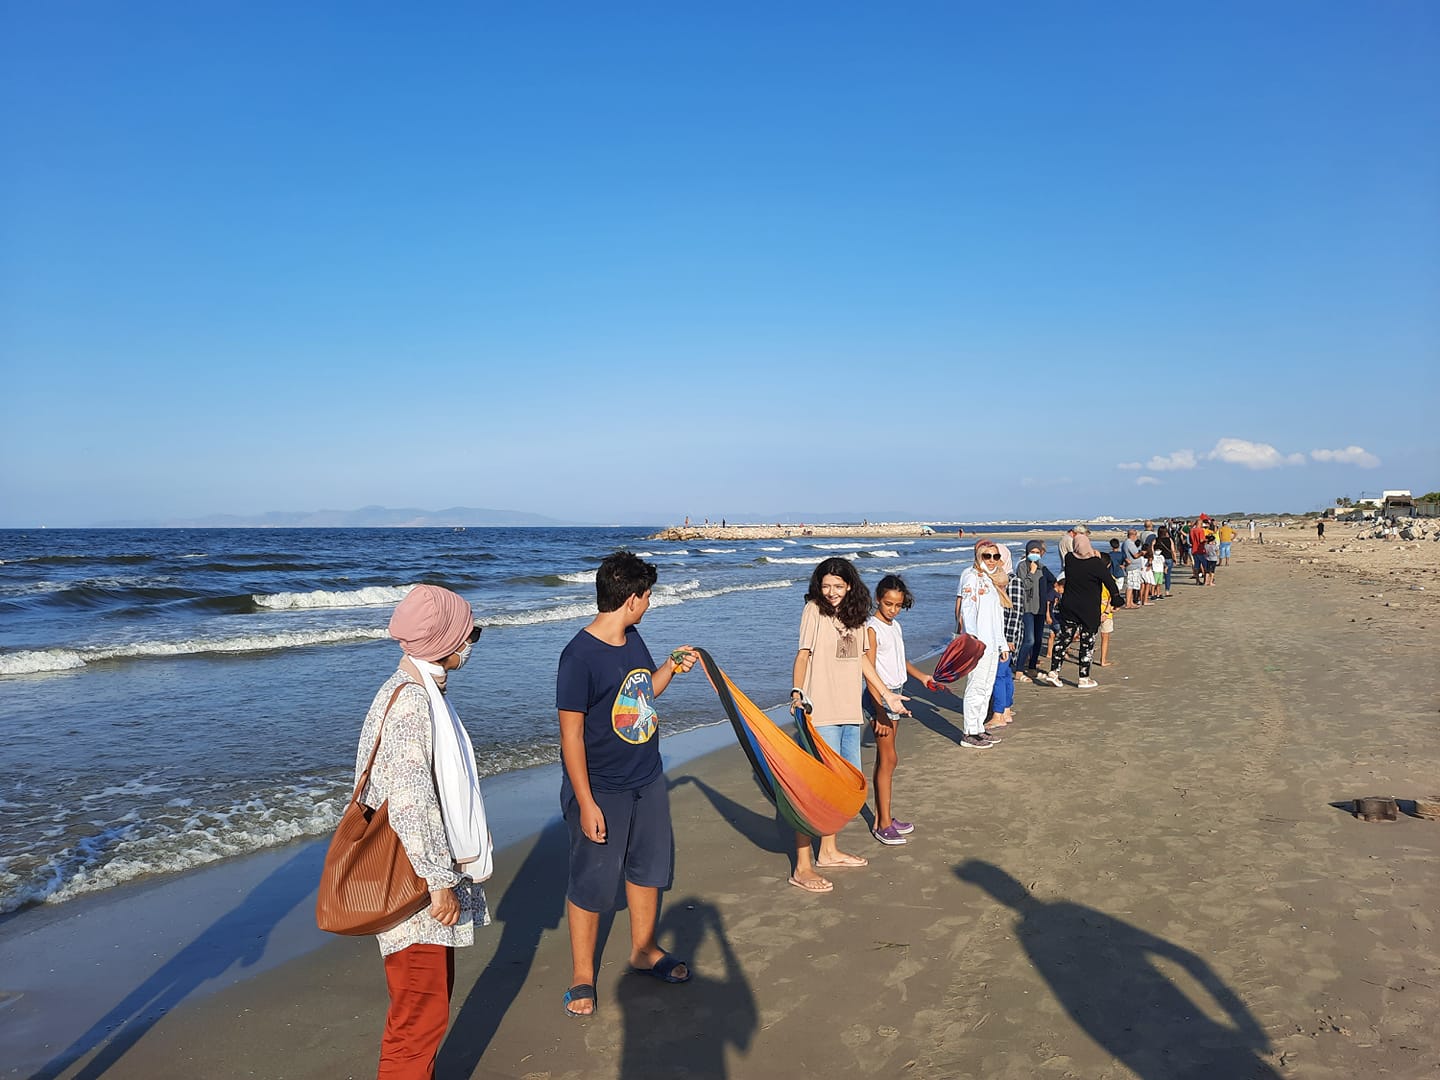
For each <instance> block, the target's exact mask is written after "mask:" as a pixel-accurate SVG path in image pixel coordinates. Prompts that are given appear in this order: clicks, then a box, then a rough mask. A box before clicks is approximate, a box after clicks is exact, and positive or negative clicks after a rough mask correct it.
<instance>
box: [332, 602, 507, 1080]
mask: <svg viewBox="0 0 1440 1080" xmlns="http://www.w3.org/2000/svg"><path fill="white" fill-rule="evenodd" d="M389 632H390V636H391V637H392V638H394V639H395V640H396V641H397V642H398V643H399V645H400V648H401V650H402V652H403V654H404V655H403V656H402V657H401V659H400V665H399V668H398V669H397V670H396V671H395V673H394V674H393V675H391V676H390V678H389V679H387V680H386V681H385V683H384V685H382V686H381V687H380V689H379V691H378V692H377V693H376V694H375V700H374V701H373V702H372V703H371V705H370V711H369V712H368V713H367V714H366V716H365V725H364V727H363V728H362V729H361V732H360V746H359V749H358V750H357V751H356V758H355V780H356V783H359V780H360V776H361V774H362V773H363V772H364V770H365V765H366V763H367V762H368V761H369V760H370V755H371V752H372V751H374V753H375V763H374V765H373V766H372V767H371V770H370V782H369V783H368V784H366V785H365V790H364V791H362V792H361V793H360V801H361V802H362V803H364V804H365V805H366V806H369V807H373V808H376V809H378V808H379V807H380V806H381V805H382V804H385V803H388V804H389V813H390V825H391V827H392V828H393V829H394V830H395V835H396V836H398V837H399V838H400V844H401V846H402V847H403V848H404V849H405V854H406V855H407V856H408V857H409V859H410V865H411V866H413V867H414V869H415V873H416V874H418V875H419V876H420V877H422V878H424V879H425V883H426V885H428V886H429V889H430V903H429V905H428V906H427V907H424V908H421V909H420V910H419V911H418V912H416V913H415V914H414V915H412V916H410V918H408V919H406V920H404V921H403V922H401V923H399V924H398V925H396V926H393V927H391V928H390V929H389V930H384V931H382V932H381V933H379V934H377V935H376V937H377V938H378V939H379V942H380V955H381V956H382V957H384V960H385V982H386V984H387V985H388V987H389V990H390V1010H389V1012H388V1013H387V1014H386V1017H385V1034H384V1036H383V1037H382V1038H381V1042H380V1070H379V1073H378V1080H430V1078H431V1077H433V1076H434V1074H435V1055H436V1054H437V1053H438V1052H439V1050H440V1041H441V1040H442V1039H443V1038H444V1037H445V1029H446V1027H447V1026H448V1025H449V1023H450V991H451V989H452V988H453V986H454V983H455V950H456V948H460V947H463V946H466V945H470V944H472V943H473V941H474V928H475V924H476V923H479V924H480V925H481V926H484V925H486V924H488V923H489V922H490V916H489V912H488V911H487V909H486V906H485V891H484V890H483V889H482V888H480V885H479V883H480V882H482V881H484V880H485V879H486V878H487V877H489V876H490V865H491V845H490V831H489V829H488V827H487V826H486V822H485V802H484V800H483V799H482V798H481V796H480V783H479V779H478V778H477V775H476V771H475V751H474V748H473V747H472V746H471V744H470V736H469V735H468V734H467V733H466V731H465V728H464V726H463V725H462V724H461V723H460V718H459V717H458V716H457V715H456V713H455V706H454V705H452V704H451V703H450V701H449V699H448V698H447V697H446V693H445V691H446V684H447V682H448V680H449V677H450V675H451V673H453V672H455V671H458V670H460V669H461V668H462V667H464V666H465V661H467V660H468V659H470V650H471V649H472V648H473V647H474V645H475V642H476V641H478V640H479V638H480V628H479V627H478V626H476V625H475V617H474V614H473V612H472V611H471V609H470V605H469V603H467V602H466V601H465V600H464V598H462V597H461V596H459V595H457V594H456V593H453V592H451V591H450V590H449V589H442V588H440V587H439V586H438V585H417V586H415V588H413V589H412V590H410V592H409V594H408V595H406V597H405V599H404V600H402V601H400V603H399V604H398V605H397V606H396V608H395V613H394V614H393V615H392V616H391V619H390V630H389ZM377 740H378V742H379V747H378V749H377V748H376V742H377Z"/></svg>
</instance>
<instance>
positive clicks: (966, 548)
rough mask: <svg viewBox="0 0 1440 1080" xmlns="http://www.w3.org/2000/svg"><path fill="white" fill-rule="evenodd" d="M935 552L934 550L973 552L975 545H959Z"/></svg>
mask: <svg viewBox="0 0 1440 1080" xmlns="http://www.w3.org/2000/svg"><path fill="white" fill-rule="evenodd" d="M935 550H936V551H974V550H975V545H974V544H961V545H960V546H959V547H953V548H936V549H935Z"/></svg>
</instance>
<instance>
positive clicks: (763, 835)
mask: <svg viewBox="0 0 1440 1080" xmlns="http://www.w3.org/2000/svg"><path fill="white" fill-rule="evenodd" d="M1281 539H1286V540H1287V541H1288V540H1293V541H1294V542H1295V543H1303V538H1302V537H1301V536H1300V534H1299V533H1298V531H1297V532H1296V534H1295V536H1294V537H1281V536H1279V535H1276V534H1274V533H1272V532H1268V531H1267V540H1270V541H1272V542H1270V543H1267V544H1265V545H1264V546H1263V547H1261V546H1258V545H1253V544H1248V543H1241V544H1237V545H1236V557H1235V562H1234V564H1233V565H1232V566H1231V567H1229V568H1227V569H1222V571H1221V575H1220V584H1219V586H1218V587H1216V588H1211V589H1199V588H1194V587H1192V586H1190V585H1188V584H1185V583H1181V584H1177V587H1176V590H1175V591H1176V596H1175V598H1173V599H1171V600H1168V601H1165V602H1163V603H1160V604H1157V605H1156V606H1154V607H1152V608H1151V610H1150V611H1144V610H1143V609H1142V610H1140V611H1134V612H1121V613H1120V615H1119V618H1118V626H1117V632H1116V635H1115V637H1114V642H1113V659H1114V660H1115V661H1116V666H1114V667H1111V668H1107V669H1104V670H1099V669H1097V671H1096V677H1097V678H1098V679H1099V681H1100V683H1101V685H1100V688H1099V689H1097V690H1094V691H1090V692H1084V691H1080V690H1078V689H1075V688H1074V687H1073V686H1071V685H1067V686H1066V687H1065V688H1064V689H1058V690H1057V689H1050V688H1046V687H1038V686H1030V685H1022V686H1020V687H1019V688H1018V691H1019V694H1018V701H1017V706H1016V708H1017V714H1018V716H1019V722H1018V723H1016V724H1015V725H1014V726H1012V727H1010V728H1009V729H1007V730H1006V731H1005V732H1004V743H1003V745H1002V746H1000V747H998V748H997V749H994V750H991V751H987V752H976V751H967V750H962V749H959V748H958V747H957V746H956V745H955V738H956V736H957V734H958V732H957V729H956V726H955V725H956V724H957V723H958V718H957V716H956V713H955V711H954V708H953V706H954V705H955V704H957V703H956V702H954V700H953V699H950V698H945V697H943V696H937V695H931V694H927V693H923V692H922V693H921V694H918V695H917V696H916V698H915V700H914V702H913V705H914V707H915V709H916V713H917V719H916V720H915V721H914V722H912V723H906V724H905V727H904V729H903V731H902V735H901V744H900V751H901V755H902V757H901V764H900V770H899V772H898V773H897V776H896V810H897V811H898V812H899V813H900V815H901V816H902V817H906V818H910V819H913V820H914V821H916V822H917V829H916V832H915V834H914V836H913V837H912V842H911V843H909V844H908V845H906V846H904V847H894V848H886V847H881V846H880V845H879V844H877V843H875V842H874V841H873V840H872V839H871V838H870V837H869V835H868V833H867V832H866V831H865V829H864V828H863V827H862V826H861V825H860V824H858V823H857V824H855V825H852V826H851V827H850V828H848V829H847V830H846V832H845V833H844V834H842V844H844V845H845V846H847V847H848V848H849V849H850V850H854V851H859V852H862V853H864V854H866V855H868V856H869V857H870V859H871V865H870V867H869V868H867V869H864V870H857V871H850V872H844V873H836V874H835V875H834V876H835V880H836V888H835V891H834V892H833V893H832V894H830V895H827V896H809V895H806V894H804V893H802V892H801V891H800V890H798V889H795V888H791V887H789V886H787V885H786V884H785V878H786V874H787V858H786V856H785V854H784V851H785V849H786V847H787V841H786V838H785V836H784V835H783V833H782V831H781V830H779V829H778V828H777V826H776V823H775V820H774V814H773V811H772V810H771V808H770V807H769V805H768V804H767V803H766V802H765V800H764V799H763V797H762V796H761V795H760V794H759V793H758V791H757V789H756V787H755V785H754V783H753V782H752V781H751V780H750V779H749V777H748V770H747V768H746V766H745V764H744V761H743V759H742V757H741V755H740V753H739V752H738V750H727V751H722V752H720V753H717V754H714V755H711V756H710V757H707V758H702V759H700V760H699V761H696V762H692V763H691V764H690V765H688V766H684V767H681V768H679V769H676V770H674V771H673V772H672V774H671V777H670V778H671V782H672V785H673V797H674V814H675V823H676V832H677V844H678V868H677V875H676V883H675V887H674V889H673V890H672V891H671V892H670V893H669V894H668V896H667V898H666V904H665V911H664V915H663V920H662V943H663V944H665V945H667V946H668V947H670V948H672V949H674V950H675V951H676V952H678V953H680V954H681V955H682V956H685V957H688V958H689V959H691V960H692V962H693V965H694V969H695V972H696V977H695V979H694V981H693V982H692V983H690V984H688V985H684V986H667V985H663V984H661V983H659V982H656V981H654V980H650V979H647V978H643V977H641V976H637V975H627V974H625V972H624V960H625V956H626V947H625V943H626V937H627V928H626V926H627V924H626V921H625V916H624V915H623V914H621V915H620V916H618V917H617V919H616V921H615V925H614V929H613V931H611V933H610V937H609V941H608V946H607V948H606V950H605V963H604V967H603V969H602V971H601V973H600V977H599V979H598V990H599V1014H598V1015H597V1016H596V1017H595V1018H594V1019H592V1020H587V1021H579V1020H569V1019H566V1018H565V1017H564V1016H562V1015H561V1006H560V995H561V993H562V992H563V991H564V989H565V986H566V984H567V983H568V981H569V979H568V976H569V960H568V953H567V948H568V947H567V941H566V936H565V930H564V926H563V922H562V920H561V906H562V896H563V889H564V881H565V867H564V854H565V848H564V842H563V837H562V836H561V835H560V834H559V832H558V830H556V829H553V828H552V829H550V830H548V831H547V832H545V833H542V834H541V835H540V836H539V837H537V838H536V839H534V840H533V841H530V842H527V843H525V844H523V845H521V846H519V847H517V848H512V849H509V852H508V854H507V857H506V858H505V859H504V860H502V861H501V865H500V866H499V869H498V871H497V874H496V877H495V878H494V879H493V880H492V882H491V883H490V885H489V887H488V891H489V894H490V897H491V902H492V904H493V905H494V906H495V908H496V916H497V918H496V923H495V925H494V926H492V927H491V928H489V929H488V930H485V931H481V932H480V933H478V934H477V945H476V947H475V948H473V949H468V950H462V952H461V954H460V960H459V964H458V969H459V978H458V983H457V986H456V993H455V1013H456V1017H455V1022H454V1025H453V1029H452V1033H451V1035H450V1037H449V1040H448V1041H447V1043H446V1046H445V1048H444V1050H443V1051H442V1055H441V1066H440V1071H439V1075H440V1076H441V1077H444V1078H452V1077H463V1076H474V1077H487V1078H498V1077H515V1078H522V1077H523V1078H527V1080H560V1078H566V1080H571V1078H573V1080H579V1078H582V1077H585V1078H590V1077H598V1078H610V1077H623V1078H625V1080H639V1078H649V1077H656V1078H670V1077H710V1078H720V1077H731V1078H737V1080H741V1078H768V1077H787V1078H788V1077H796V1078H817V1080H818V1078H826V1080H830V1078H834V1077H842V1076H843V1077H851V1076H878V1077H906V1078H908V1077H914V1078H941V1077H982V1076H983V1077H987V1078H1014V1080H1031V1078H1050V1077H1056V1078H1060V1077H1076V1078H1085V1080H1112V1078H1116V1080H1118V1078H1121V1077H1141V1078H1144V1080H1173V1078H1180V1077H1185V1078H1197V1080H1198V1078H1202V1077H1203V1078H1209V1080H1231V1078H1235V1080H1240V1078H1245V1077H1271V1076H1282V1077H1303V1078H1312V1080H1353V1078H1355V1077H1382V1076H1383V1077H1401V1078H1420V1077H1435V1076H1440V940H1437V937H1436V933H1435V923H1436V919H1437V904H1436V896H1437V887H1440V822H1437V821H1426V820H1419V819H1416V818H1412V817H1408V816H1402V818H1401V820H1399V821H1398V822H1394V823H1387V824H1364V823H1361V822H1359V821H1356V820H1355V819H1354V818H1353V817H1352V816H1351V815H1350V814H1348V813H1346V812H1344V811H1343V810H1342V809H1338V808H1336V807H1335V806H1334V805H1332V804H1333V803H1336V802H1339V801H1341V800H1345V799H1351V798H1354V797H1356V796H1362V795H1376V794H1388V795H1395V796H1399V797H1402V798H1406V797H1409V798H1413V797H1414V796H1416V795H1426V794H1432V793H1440V740H1437V739H1436V729H1437V723H1436V721H1437V689H1440V678H1437V665H1436V664H1435V657H1436V644H1437V623H1436V619H1435V617H1436V615H1440V612H1436V611H1435V610H1434V609H1433V608H1432V607H1430V606H1429V605H1430V604H1431V603H1433V597H1434V591H1433V590H1431V589H1430V588H1429V582H1430V581H1432V580H1433V577H1432V576H1431V575H1433V574H1434V573H1435V571H1436V568H1435V565H1434V562H1433V560H1432V561H1430V562H1429V563H1427V568H1426V569H1425V571H1424V572H1423V573H1421V572H1420V571H1415V570H1413V568H1409V561H1408V560H1411V559H1414V560H1416V561H1418V560H1419V559H1420V558H1422V557H1423V556H1420V555H1413V556H1411V555H1405V554H1403V553H1399V552H1395V553H1393V554H1392V553H1386V554H1385V555H1383V556H1381V555H1371V556H1367V557H1366V558H1365V559H1364V560H1363V562H1364V565H1363V568H1362V569H1361V571H1360V572H1358V573H1357V572H1353V571H1352V570H1348V569H1345V568H1344V567H1345V562H1344V560H1345V559H1346V558H1347V557H1348V556H1340V555H1338V554H1337V555H1336V556H1334V557H1333V558H1332V557H1331V556H1330V553H1329V552H1328V551H1323V550H1320V549H1321V547H1322V545H1312V548H1313V549H1314V550H1305V549H1301V548H1291V547H1286V546H1283V545H1282V544H1280V543H1276V542H1273V541H1278V540H1281ZM1329 539H1330V540H1331V543H1328V544H1326V545H1323V546H1324V547H1329V546H1338V545H1337V544H1335V543H1333V540H1334V538H1333V537H1332V538H1329ZM1383 546H1391V547H1393V546H1394V545H1383ZM1412 546H1413V545H1412ZM1433 548H1434V549H1440V545H1433ZM1302 551H1304V553H1303V554H1302ZM1312 558H1319V559H1320V560H1321V561H1320V562H1319V563H1318V564H1312V563H1311V562H1310V561H1309V560H1310V559H1312ZM1301 559H1304V560H1305V561H1304V562H1301V561H1300V560H1301ZM1382 559H1383V560H1390V559H1396V560H1401V562H1400V563H1399V564H1398V565H1397V566H1396V567H1394V568H1395V569H1397V571H1399V570H1400V567H1401V566H1405V567H1407V569H1406V570H1405V571H1403V572H1402V573H1397V575H1396V576H1394V577H1392V576H1391V575H1390V574H1389V569H1390V567H1389V566H1388V563H1387V564H1386V565H1381V560H1382ZM1419 577H1424V579H1425V580H1424V581H1420V580H1418V578H1419ZM1376 582H1379V583H1380V584H1378V585H1377V584H1376ZM1411 584H1425V585H1426V591H1425V592H1418V591H1417V592H1410V591H1409V589H1408V586H1409V585H1411ZM1397 590H1398V591H1399V592H1400V594H1401V595H1402V596H1403V597H1404V606H1403V607H1389V608H1387V607H1385V606H1384V605H1385V603H1387V602H1391V601H1389V600H1388V596H1389V595H1392V594H1395V593H1396V592H1397ZM1377 592H1385V593H1386V594H1387V598H1386V599H1380V598H1375V597H1373V596H1371V595H1368V594H1373V593H1377ZM921 602H922V603H934V602H946V603H948V602H949V601H948V598H946V599H944V600H943V601H942V600H940V599H934V598H929V597H922V598H921ZM719 659H720V660H721V662H722V663H723V660H724V658H723V657H720V658H719ZM776 662H777V663H786V664H788V662H789V657H788V656H783V657H782V656H780V655H779V654H778V653H777V657H776ZM732 674H733V675H735V676H736V677H737V679H738V680H739V681H740V683H741V685H742V686H743V685H744V673H743V672H733V673H732ZM1066 674H1067V682H1068V681H1069V680H1071V679H1073V677H1074V668H1073V666H1072V667H1070V668H1069V669H1068V670H1067V673H1066ZM867 754H868V752H867ZM491 812H492V814H495V815H501V814H504V812H505V808H504V807H503V806H493V807H492V808H491ZM306 902H307V903H308V901H306ZM148 974H149V973H148V972H145V971H137V972H136V973H135V976H136V981H137V984H138V983H139V982H141V980H143V979H145V978H146V976H147V975H148ZM384 1009H385V993H384V985H383V979H382V975H381V970H380V961H379V957H378V955H377V952H376V949H375V947H374V944H373V942H372V941H369V940H360V941H337V942H336V943H334V944H333V945H331V946H329V947H327V948H325V949H323V950H321V951H320V952H319V953H316V954H312V955H311V956H308V957H305V958H303V959H301V960H298V961H295V962H293V963H291V964H289V965H286V966H284V967H281V968H278V969H276V970H274V971H270V972H267V973H265V974H262V975H260V976H258V977H256V978H255V979H252V980H249V981H248V982H245V983H243V984H241V985H239V986H237V987H234V988H232V989H230V990H226V991H223V992H221V993H218V994H216V995H214V996H212V997H209V998H206V999H203V1000H199V1001H189V1002H187V1003H185V1004H182V1005H181V1006H180V1007H178V1008H175V1009H174V1010H172V1011H171V1012H170V1013H169V1014H168V1015H166V1016H164V1017H163V1018H161V1019H159V1020H158V1022H156V1023H154V1025H153V1026H150V1025H149V1022H148V1021H147V1022H146V1023H144V1024H135V1025H131V1027H130V1028H128V1029H126V1030H122V1031H121V1032H120V1036H121V1038H120V1039H119V1040H117V1041H112V1042H101V1043H100V1044H99V1049H98V1053H99V1054H100V1055H101V1057H102V1058H103V1059H104V1061H105V1063H106V1064H108V1065H109V1068H108V1071H106V1072H105V1073H104V1075H105V1076H106V1077H110V1078H116V1080H119V1078H124V1077H145V1078H148V1080H156V1078H166V1077H187V1078H189V1077H217V1078H218V1077H265V1078H281V1077H295V1078H299V1077H327V1078H333V1077H367V1076H373V1075H374V1060H375V1053H376V1047H377V1044H378V1040H379V1031H380V1026H381V1022H382V1017H383V1013H384ZM0 1016H3V1014H0ZM108 1037H109V1036H107V1038H108ZM132 1043H133V1045H132ZM92 1056H93V1055H92ZM64 1075H67V1076H94V1075H99V1073H98V1072H97V1071H86V1070H84V1069H82V1068H79V1067H72V1068H71V1069H69V1070H67V1071H66V1072H65V1073H64Z"/></svg>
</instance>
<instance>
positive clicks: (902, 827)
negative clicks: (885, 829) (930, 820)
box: [890, 817, 915, 836]
mask: <svg viewBox="0 0 1440 1080" xmlns="http://www.w3.org/2000/svg"><path fill="white" fill-rule="evenodd" d="M890 827H891V828H892V829H894V830H895V831H896V832H898V833H899V834H900V835H901V836H909V835H910V834H911V833H912V832H914V831H915V826H914V825H911V824H910V822H908V821H901V820H900V819H899V818H898V817H897V818H891V819H890Z"/></svg>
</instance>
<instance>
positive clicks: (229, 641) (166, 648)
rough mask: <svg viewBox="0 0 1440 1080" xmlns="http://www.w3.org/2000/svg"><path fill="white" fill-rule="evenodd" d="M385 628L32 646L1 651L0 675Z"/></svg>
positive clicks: (264, 648) (350, 638)
mask: <svg viewBox="0 0 1440 1080" xmlns="http://www.w3.org/2000/svg"><path fill="white" fill-rule="evenodd" d="M385 636H386V634H385V631H384V630H381V629H372V628H357V629H350V630H295V631H288V632H285V633H279V634H245V635H240V636H237V637H229V638H213V639H208V640H207V639H204V638H198V639H196V638H187V639H184V640H181V641H140V642H136V643H134V644H131V645H113V646H108V647H104V648H91V649H34V650H21V651H19V652H13V653H0V676H3V675H37V674H41V673H45V672H52V671H75V670H78V669H79V668H83V667H86V666H87V665H89V664H94V663H98V662H102V661H105V660H139V659H152V658H155V657H167V656H203V655H205V654H206V653H247V652H268V651H270V650H273V649H298V648H305V647H307V646H310V645H340V644H345V643H347V642H355V641H373V640H375V639H377V638H383V637H385Z"/></svg>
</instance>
